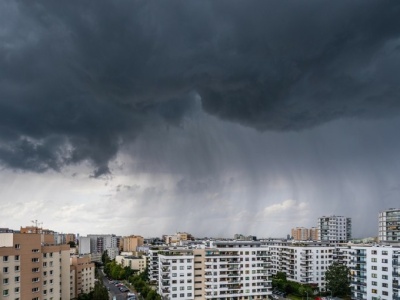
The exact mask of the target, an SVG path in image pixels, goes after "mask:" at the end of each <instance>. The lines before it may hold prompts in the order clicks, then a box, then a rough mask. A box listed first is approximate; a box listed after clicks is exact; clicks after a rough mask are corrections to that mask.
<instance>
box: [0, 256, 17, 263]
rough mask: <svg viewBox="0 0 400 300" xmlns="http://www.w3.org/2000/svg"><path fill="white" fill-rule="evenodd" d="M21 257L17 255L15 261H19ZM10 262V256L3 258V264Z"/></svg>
mask: <svg viewBox="0 0 400 300" xmlns="http://www.w3.org/2000/svg"><path fill="white" fill-rule="evenodd" d="M19 258H20V256H19V255H15V256H14V261H19ZM9 261H10V257H9V256H8V255H6V256H3V262H9Z"/></svg>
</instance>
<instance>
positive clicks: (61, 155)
mask: <svg viewBox="0 0 400 300" xmlns="http://www.w3.org/2000/svg"><path fill="white" fill-rule="evenodd" d="M1 6H2V7H1V18H0V19H1V21H0V22H1V24H0V25H1V28H2V29H1V30H0V42H1V44H0V128H1V130H0V140H1V146H0V160H1V161H2V163H3V164H4V165H5V166H6V167H10V168H16V169H27V170H33V171H38V172H43V171H46V170H48V169H54V170H59V169H61V168H62V167H63V166H64V165H66V164H75V163H79V162H82V161H90V162H91V163H93V165H94V166H95V167H96V170H95V172H94V175H95V176H99V175H102V174H106V173H108V172H109V171H110V170H109V167H108V163H109V161H110V160H111V159H112V158H114V157H115V155H116V154H117V152H118V150H119V148H120V146H121V145H122V144H124V143H127V142H130V141H132V140H134V139H135V137H136V136H137V135H138V134H140V133H141V132H142V130H143V128H144V127H146V126H154V125H155V126H159V125H160V124H163V122H166V123H167V124H173V125H179V124H180V122H181V120H182V118H183V116H185V115H186V114H187V113H188V112H189V111H190V110H191V109H192V107H193V98H195V97H196V95H199V96H200V97H201V101H202V107H203V109H205V110H206V111H207V112H208V113H211V114H214V115H216V116H218V117H220V118H223V119H227V120H230V121H234V122H240V123H241V124H243V125H246V126H250V127H253V128H257V129H261V130H299V129H304V128H309V127H313V126H316V125H319V124H322V123H324V122H327V121H330V120H333V119H337V118H342V117H353V116H358V117H379V116H388V115H391V114H398V113H399V111H400V101H398V98H399V95H400V90H399V87H398V86H399V85H398V80H397V79H398V78H399V76H400V74H399V73H400V63H399V62H400V59H399V58H400V51H399V49H400V39H399V37H400V36H399V34H400V18H398V16H399V14H400V4H398V3H397V2H394V1H390V2H389V1H379V2H378V1H352V2H349V1H335V2H334V3H333V2H331V3H329V4H328V3H326V2H325V3H323V2H320V1H304V2H300V1H268V2H265V1H251V2H249V1H218V2H214V1H185V2H182V1H168V2H155V1H154V2H153V1H134V2H132V1H118V2H111V1H86V2H82V1H79V2H78V1H77V2H69V3H68V4H66V3H62V4H61V3H59V2H54V1H35V2H22V1H21V2H14V1H5V2H3V3H2V4H1Z"/></svg>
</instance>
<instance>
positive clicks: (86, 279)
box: [70, 255, 95, 299]
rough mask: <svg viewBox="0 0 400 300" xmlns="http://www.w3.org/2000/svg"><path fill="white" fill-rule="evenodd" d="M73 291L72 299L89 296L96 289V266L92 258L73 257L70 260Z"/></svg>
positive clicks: (71, 293)
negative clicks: (84, 295)
mask: <svg viewBox="0 0 400 300" xmlns="http://www.w3.org/2000/svg"><path fill="white" fill-rule="evenodd" d="M70 273H71V289H70V299H73V298H77V297H78V296H79V295H80V294H87V293H89V292H90V291H91V290H92V289H94V280H95V265H94V263H92V262H91V259H90V256H88V255H87V256H72V257H71V258H70Z"/></svg>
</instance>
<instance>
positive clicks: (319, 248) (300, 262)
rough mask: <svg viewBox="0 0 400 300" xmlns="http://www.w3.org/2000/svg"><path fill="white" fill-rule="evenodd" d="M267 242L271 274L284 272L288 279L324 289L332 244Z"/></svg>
mask: <svg viewBox="0 0 400 300" xmlns="http://www.w3.org/2000/svg"><path fill="white" fill-rule="evenodd" d="M267 244H268V248H269V252H270V254H271V273H272V274H276V273H277V272H284V273H285V274H286V277H287V279H288V280H291V281H295V282H298V283H302V284H310V285H311V286H314V287H316V288H317V287H318V288H319V289H320V290H321V291H324V290H325V272H326V270H327V269H328V268H329V266H330V265H331V264H332V262H333V261H334V259H335V255H334V253H335V247H334V246H330V245H329V244H328V243H322V242H319V243H318V242H309V243H304V242H303V243H292V242H286V241H281V242H277V241H273V242H270V243H267Z"/></svg>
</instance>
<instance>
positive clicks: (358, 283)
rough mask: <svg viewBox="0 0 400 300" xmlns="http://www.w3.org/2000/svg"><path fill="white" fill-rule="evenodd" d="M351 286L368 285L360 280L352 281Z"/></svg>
mask: <svg viewBox="0 0 400 300" xmlns="http://www.w3.org/2000/svg"><path fill="white" fill-rule="evenodd" d="M351 284H354V285H361V286H367V283H366V282H364V281H360V280H352V281H351Z"/></svg>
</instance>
